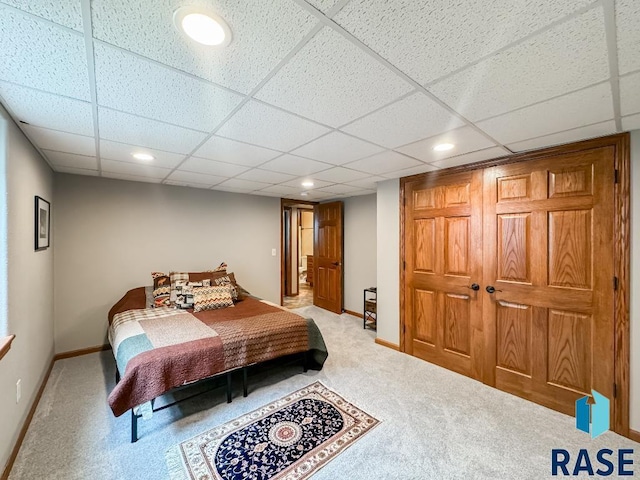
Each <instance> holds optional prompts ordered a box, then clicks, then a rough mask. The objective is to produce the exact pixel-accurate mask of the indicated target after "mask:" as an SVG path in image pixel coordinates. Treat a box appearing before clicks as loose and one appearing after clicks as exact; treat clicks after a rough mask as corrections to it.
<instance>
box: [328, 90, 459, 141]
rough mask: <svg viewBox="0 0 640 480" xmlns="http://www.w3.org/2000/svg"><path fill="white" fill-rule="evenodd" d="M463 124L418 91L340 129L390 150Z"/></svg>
mask: <svg viewBox="0 0 640 480" xmlns="http://www.w3.org/2000/svg"><path fill="white" fill-rule="evenodd" d="M462 125H464V122H463V121H462V120H460V119H459V118H457V117H455V116H453V115H452V114H451V113H449V112H448V111H447V110H446V109H445V108H443V107H441V106H440V105H438V104H437V103H436V102H434V101H433V100H431V99H430V98H429V97H427V96H426V95H425V94H423V93H420V92H417V93H414V94H413V95H411V96H409V97H407V98H404V99H402V100H399V101H397V102H395V103H393V104H391V105H389V106H387V107H384V108H383V109H381V110H378V111H377V112H374V113H372V114H371V115H368V116H366V117H364V118H361V119H360V120H356V121H355V122H353V123H351V124H349V125H347V126H346V127H342V129H341V130H344V131H345V132H348V133H351V134H352V135H355V136H357V137H360V138H364V139H366V140H370V141H372V142H375V143H377V144H380V145H384V146H385V147H387V148H395V147H398V146H400V145H405V144H407V143H411V142H415V141H417V140H421V139H423V138H427V137H431V136H433V135H437V134H438V133H442V132H446V131H447V130H451V129H453V128H457V127H460V126H462Z"/></svg>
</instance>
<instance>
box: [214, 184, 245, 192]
mask: <svg viewBox="0 0 640 480" xmlns="http://www.w3.org/2000/svg"><path fill="white" fill-rule="evenodd" d="M212 190H217V191H219V192H228V193H240V194H247V193H251V192H253V190H251V189H246V188H231V187H223V186H221V185H215V186H214V187H212Z"/></svg>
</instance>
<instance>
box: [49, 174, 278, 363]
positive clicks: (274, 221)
mask: <svg viewBox="0 0 640 480" xmlns="http://www.w3.org/2000/svg"><path fill="white" fill-rule="evenodd" d="M55 192H56V193H55V194H56V205H55V212H56V217H55V222H54V227H55V228H54V233H55V235H56V243H55V247H54V251H55V282H54V285H55V289H54V293H55V314H54V318H55V346H56V352H66V351H70V350H76V349H82V348H87V347H92V346H96V345H103V344H105V343H106V332H107V312H108V311H109V309H110V308H111V306H112V305H113V304H114V303H115V302H116V301H118V299H120V297H122V295H123V294H124V293H125V292H126V291H127V290H128V289H131V288H134V287H137V286H142V285H149V284H150V283H151V276H150V273H151V272H152V271H165V272H168V271H169V270H186V271H202V270H207V269H211V268H214V267H216V266H217V265H218V264H219V263H220V262H222V261H226V262H227V263H228V264H229V269H230V271H233V272H235V273H236V278H237V279H238V282H239V283H240V284H241V285H242V286H243V287H244V288H246V289H247V290H249V291H250V292H251V293H253V294H255V295H258V296H260V297H262V298H265V299H267V300H271V301H273V302H279V300H280V282H279V279H280V253H279V252H280V220H279V218H280V200H279V199H277V198H269V197H258V196H253V195H239V194H235V193H226V192H216V191H211V190H198V189H192V188H184V187H173V186H165V185H156V184H147V183H138V182H128V181H121V180H111V179H106V178H94V177H80V176H76V175H64V174H56V178H55ZM273 248H275V249H276V251H277V252H278V254H277V255H276V256H272V255H271V249H273Z"/></svg>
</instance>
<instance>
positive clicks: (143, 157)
mask: <svg viewBox="0 0 640 480" xmlns="http://www.w3.org/2000/svg"><path fill="white" fill-rule="evenodd" d="M131 155H132V156H133V158H135V159H136V160H143V161H145V162H149V161H151V160H153V159H154V158H155V157H154V156H153V155H151V154H149V153H142V152H138V153H132V154H131Z"/></svg>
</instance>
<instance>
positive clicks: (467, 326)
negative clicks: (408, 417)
mask: <svg viewBox="0 0 640 480" xmlns="http://www.w3.org/2000/svg"><path fill="white" fill-rule="evenodd" d="M405 199H406V200H405V201H406V206H405V229H404V241H405V249H406V252H408V253H409V254H408V255H407V256H406V259H405V261H406V264H405V265H404V268H405V290H404V292H403V293H404V296H405V298H404V304H405V308H406V310H405V312H406V315H405V331H404V345H405V351H406V352H407V353H409V354H411V355H415V356H416V357H419V358H422V359H424V360H427V361H429V362H432V363H435V364H438V365H441V366H443V367H445V368H448V369H450V370H454V371H456V372H459V373H462V374H464V375H467V376H470V377H473V378H476V379H481V378H482V367H483V333H482V301H483V294H482V292H481V291H477V290H472V289H471V288H469V287H470V286H471V285H472V284H474V283H480V281H481V278H482V266H481V264H482V172H481V171H474V172H465V173H461V174H454V175H451V174H449V175H446V174H445V175H441V176H438V177H436V178H433V177H431V178H428V179H427V180H425V179H421V180H418V181H416V182H412V183H407V184H406V185H405Z"/></svg>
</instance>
